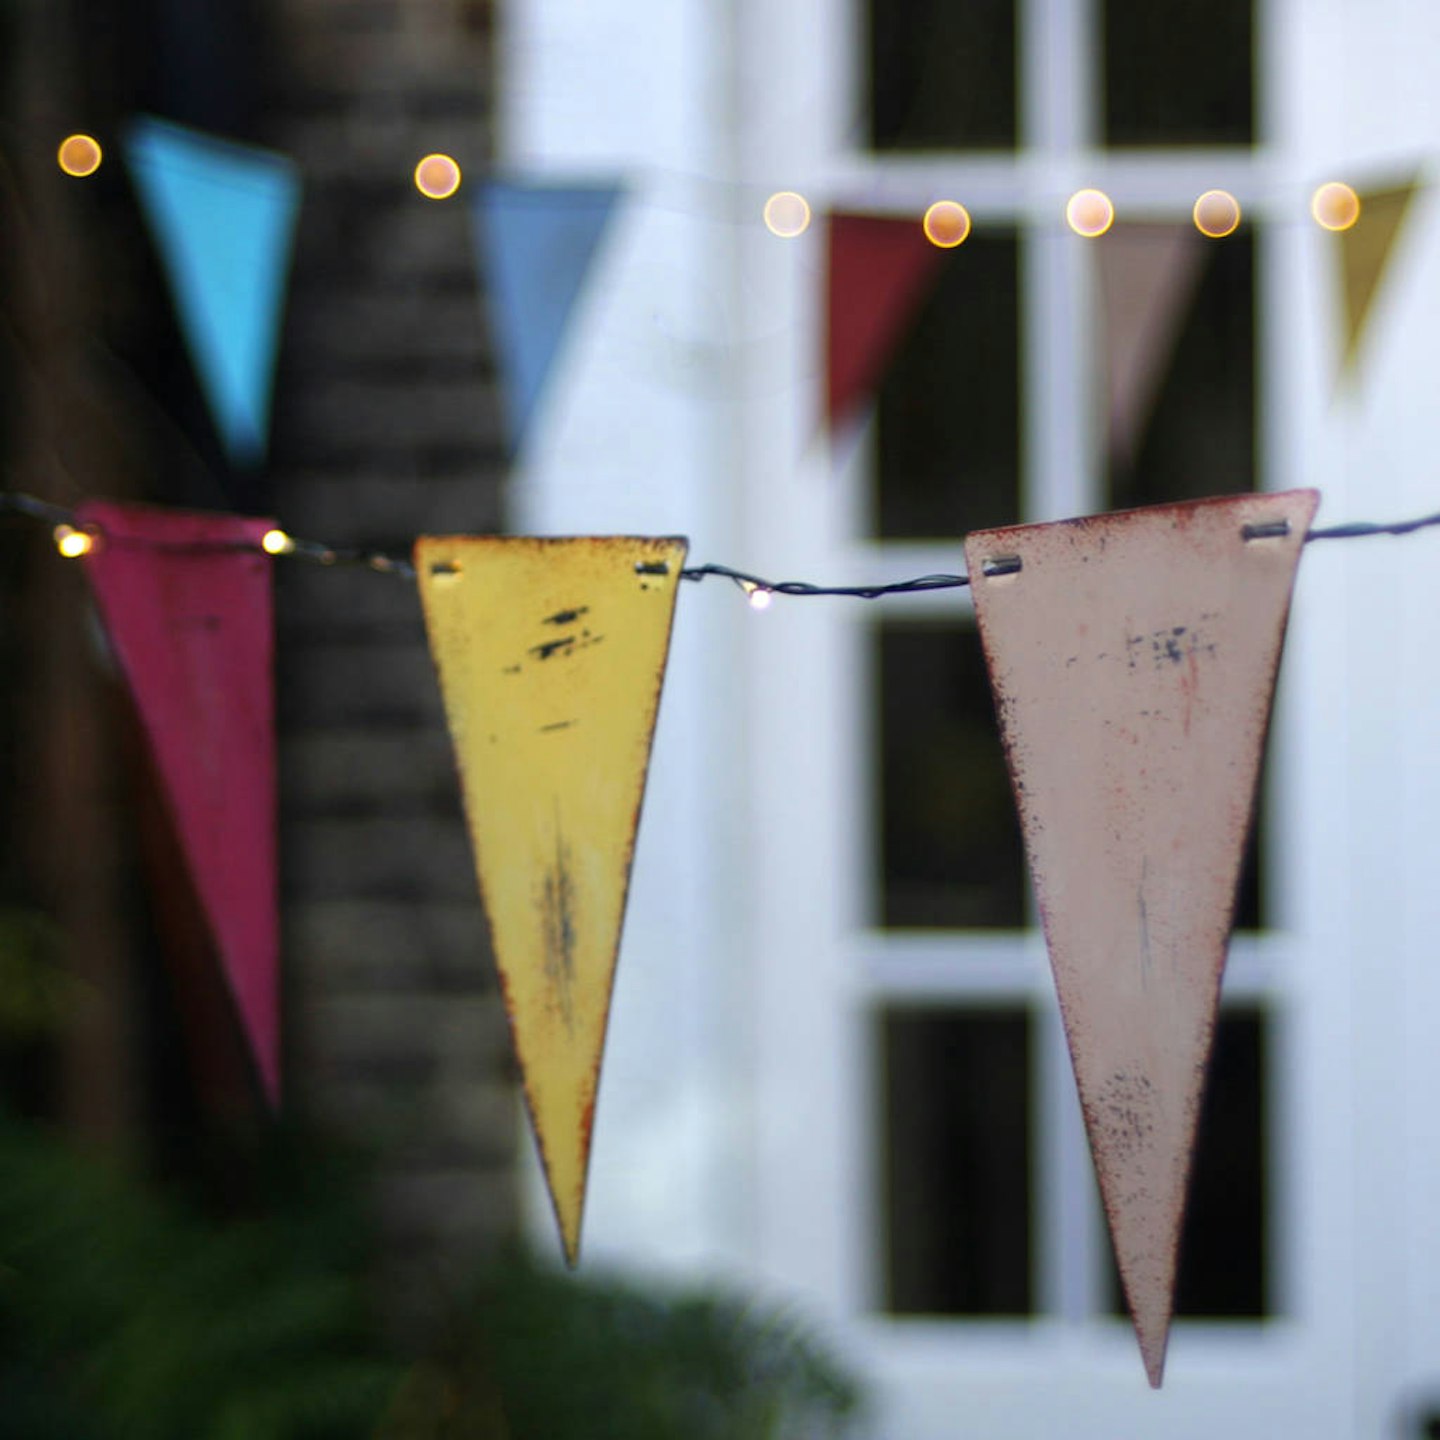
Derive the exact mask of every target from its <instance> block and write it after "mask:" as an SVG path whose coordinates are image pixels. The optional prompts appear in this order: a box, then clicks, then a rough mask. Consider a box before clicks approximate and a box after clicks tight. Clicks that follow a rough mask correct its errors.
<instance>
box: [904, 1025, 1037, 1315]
mask: <svg viewBox="0 0 1440 1440" xmlns="http://www.w3.org/2000/svg"><path fill="white" fill-rule="evenodd" d="M1030 1046H1031V1041H1030V1022H1029V1017H1028V1016H1027V1015H1026V1014H1025V1012H1023V1011H1019V1010H1015V1011H974V1012H968V1013H967V1012H960V1011H938V1012H937V1011H927V1012H921V1011H907V1010H891V1011H889V1012H888V1013H887V1014H886V1015H885V1016H884V1017H883V1019H882V1021H881V1051H882V1061H881V1063H882V1066H883V1071H882V1074H883V1080H884V1087H885V1090H884V1097H883V1102H882V1103H883V1111H882V1114H883V1119H884V1124H885V1172H884V1186H885V1190H884V1202H885V1237H886V1256H887V1265H886V1282H887V1283H886V1296H885V1308H886V1309H887V1310H889V1311H890V1312H891V1313H894V1314H912V1315H913V1314H924V1315H1026V1314H1029V1313H1030V1311H1031V1308H1032V1299H1031V1275H1030V1180H1031V1177H1030Z"/></svg>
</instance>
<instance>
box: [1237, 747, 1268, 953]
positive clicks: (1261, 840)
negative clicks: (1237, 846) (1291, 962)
mask: <svg viewBox="0 0 1440 1440" xmlns="http://www.w3.org/2000/svg"><path fill="white" fill-rule="evenodd" d="M1267 809H1268V806H1267V805H1266V803H1265V771H1264V768H1263V766H1262V768H1261V771H1260V785H1259V789H1258V790H1257V791H1256V794H1255V814H1254V816H1253V817H1252V820H1251V825H1250V834H1249V836H1248V838H1247V839H1246V841H1245V858H1244V860H1243V861H1242V862H1241V865H1240V886H1239V893H1238V894H1237V895H1236V897H1235V929H1237V930H1263V929H1264V928H1265V927H1266V925H1267V924H1268V923H1269V921H1268V919H1267V917H1266V913H1265V832H1266V828H1267V826H1268V824H1269V820H1268V817H1267V814H1266V811H1267Z"/></svg>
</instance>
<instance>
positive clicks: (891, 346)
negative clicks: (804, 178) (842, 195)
mask: <svg viewBox="0 0 1440 1440" xmlns="http://www.w3.org/2000/svg"><path fill="white" fill-rule="evenodd" d="M828 228H829V273H828V277H827V281H826V307H827V336H826V352H825V367H826V399H825V404H826V415H827V416H828V418H829V421H830V424H831V426H832V427H834V426H837V425H840V424H842V423H843V422H844V421H846V420H848V419H849V418H850V416H851V415H852V414H853V413H854V411H855V410H856V409H857V408H858V407H859V406H861V405H862V404H864V403H865V402H866V401H867V400H868V399H869V398H870V396H871V394H872V393H873V391H874V389H875V387H876V386H877V385H878V384H879V383H880V380H881V378H882V376H883V375H884V373H885V369H886V366H887V365H888V364H889V363H890V359H891V357H892V356H893V355H894V353H895V351H896V349H897V348H898V346H899V344H900V342H901V340H902V339H903V338H904V336H905V331H906V328H907V327H908V325H909V323H910V321H911V320H912V319H913V318H914V316H915V312H916V311H917V310H918V309H919V308H920V304H921V302H922V301H923V300H924V298H925V296H926V294H927V292H928V287H929V284H930V282H931V281H932V280H933V279H934V277H935V275H936V273H937V272H938V270H939V267H940V265H941V263H942V262H943V261H944V259H945V257H946V255H948V254H949V253H950V252H949V251H947V250H943V249H940V248H939V247H937V246H935V245H932V244H931V243H930V242H929V241H928V240H927V239H926V238H925V232H924V231H923V230H922V229H921V227H920V226H919V225H918V224H917V223H916V222H915V221H914V220H910V219H904V220H900V219H894V218H892V217H889V216H883V215H831V216H830V221H829V227H828Z"/></svg>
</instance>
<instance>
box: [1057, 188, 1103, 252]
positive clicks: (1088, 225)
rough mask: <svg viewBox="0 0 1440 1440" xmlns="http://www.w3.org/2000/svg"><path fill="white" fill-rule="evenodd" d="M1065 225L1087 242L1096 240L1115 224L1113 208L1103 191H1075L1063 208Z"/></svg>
mask: <svg viewBox="0 0 1440 1440" xmlns="http://www.w3.org/2000/svg"><path fill="white" fill-rule="evenodd" d="M1065 223H1066V224H1067V225H1068V226H1069V227H1070V228H1071V229H1072V230H1073V231H1074V232H1075V233H1076V234H1077V235H1083V236H1084V237H1085V239H1087V240H1096V239H1098V238H1099V237H1100V236H1101V235H1103V234H1104V233H1105V232H1106V231H1107V230H1108V229H1109V228H1110V227H1111V226H1112V225H1113V224H1114V223H1115V207H1114V205H1112V204H1111V203H1110V197H1109V196H1108V195H1107V194H1106V193H1105V192H1104V191H1103V190H1077V191H1076V192H1075V193H1074V194H1073V195H1072V196H1071V197H1070V200H1069V203H1068V204H1067V205H1066V206H1065Z"/></svg>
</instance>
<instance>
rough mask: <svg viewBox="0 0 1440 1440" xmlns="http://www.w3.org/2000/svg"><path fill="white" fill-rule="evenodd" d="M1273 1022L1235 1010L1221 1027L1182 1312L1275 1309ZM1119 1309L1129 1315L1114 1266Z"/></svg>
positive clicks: (1195, 1186)
mask: <svg viewBox="0 0 1440 1440" xmlns="http://www.w3.org/2000/svg"><path fill="white" fill-rule="evenodd" d="M1265 1030H1266V1025H1265V1019H1264V1017H1263V1016H1262V1015H1261V1014H1259V1013H1258V1012H1257V1011H1254V1010H1236V1009H1227V1010H1225V1011H1223V1012H1222V1013H1221V1016H1220V1024H1219V1026H1218V1027H1217V1029H1216V1032H1215V1058H1214V1062H1213V1064H1212V1066H1211V1071H1210V1083H1209V1088H1208V1089H1207V1091H1206V1095H1205V1107H1204V1110H1203V1111H1202V1113H1201V1117H1200V1137H1199V1143H1198V1145H1197V1147H1196V1153H1195V1173H1194V1175H1193V1176H1192V1177H1191V1181H1190V1205H1189V1210H1188V1212H1187V1214H1186V1217H1185V1229H1184V1233H1183V1236H1182V1238H1181V1242H1180V1273H1179V1276H1178V1278H1177V1281H1176V1286H1175V1313H1176V1314H1177V1315H1189V1316H1193V1317H1195V1318H1212V1319H1213V1318H1227V1319H1260V1318H1262V1317H1264V1316H1266V1315H1268V1314H1269V1313H1270V1299H1269V1287H1268V1284H1267V1281H1266V1274H1265V1246H1266V1225H1265V1208H1266V1176H1267V1170H1268V1166H1267V1164H1266V1154H1265V1149H1266V1134H1265V1109H1266V1090H1267V1083H1266V1082H1267V1078H1268V1067H1267V1061H1266V1048H1267V1046H1266V1034H1265ZM1110 1273H1111V1308H1112V1310H1114V1311H1115V1313H1116V1314H1122V1313H1124V1306H1123V1303H1122V1301H1121V1299H1120V1285H1119V1280H1118V1278H1117V1276H1116V1273H1115V1269H1114V1264H1113V1261H1112V1263H1111V1272H1110Z"/></svg>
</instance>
